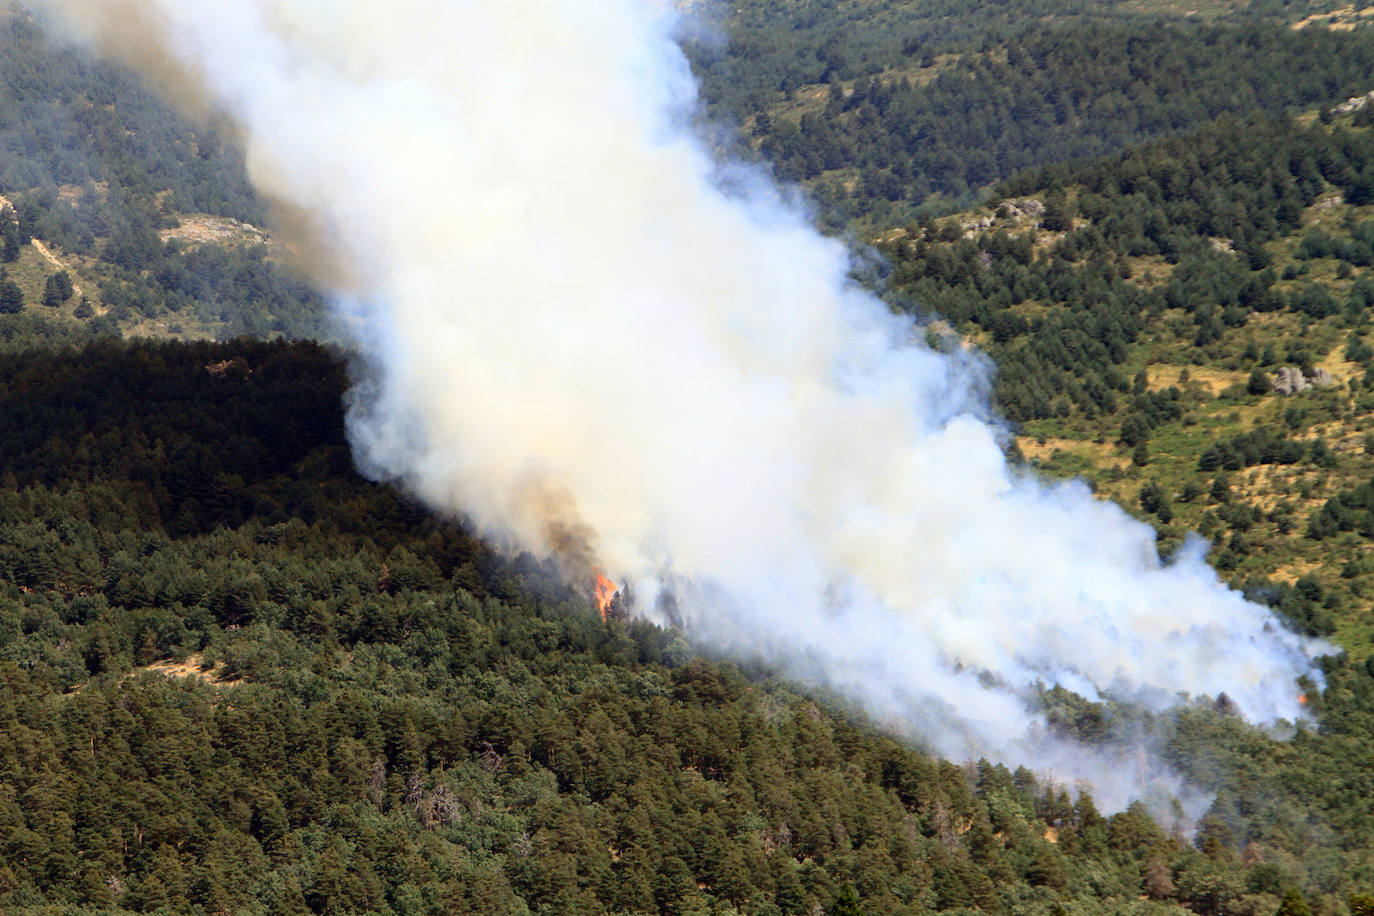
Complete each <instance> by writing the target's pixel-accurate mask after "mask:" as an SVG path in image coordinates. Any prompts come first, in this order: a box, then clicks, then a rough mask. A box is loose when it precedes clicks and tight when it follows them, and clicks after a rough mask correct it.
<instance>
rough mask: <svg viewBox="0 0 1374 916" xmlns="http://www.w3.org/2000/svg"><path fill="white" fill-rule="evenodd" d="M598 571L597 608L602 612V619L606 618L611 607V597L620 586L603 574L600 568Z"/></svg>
mask: <svg viewBox="0 0 1374 916" xmlns="http://www.w3.org/2000/svg"><path fill="white" fill-rule="evenodd" d="M594 572H596V609H597V610H598V611H600V612H601V619H602V620H605V619H606V612H607V611H609V610H610V609H611V599H613V598H614V597H615V595H616V592H618V591H620V586H618V585H616V584H615V583H614V582H612V581H611V580H610V579H607V578H606V577H605V576H603V575H602V574H601V572H600V570H594Z"/></svg>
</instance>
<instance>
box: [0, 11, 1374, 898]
mask: <svg viewBox="0 0 1374 916" xmlns="http://www.w3.org/2000/svg"><path fill="white" fill-rule="evenodd" d="M1194 7H1195V9H1193V10H1191V12H1192V13H1193V15H1186V13H1187V12H1189V11H1185V10H1182V9H1174V8H1172V7H1171V6H1170V5H1168V4H1164V3H1149V2H1113V3H1093V4H1087V3H1084V4H1074V3H1054V4H1050V3H1041V2H1037V0H1026V2H1016V3H1007V4H982V5H980V4H950V3H945V2H942V0H929V2H916V0H886V2H859V0H842V2H841V0H834V2H823V0H799V2H788V3H780V2H777V0H748V2H743V3H738V4H736V5H735V7H734V10H733V12H731V13H730V15H728V16H727V17H726V20H725V22H724V24H723V25H724V28H725V30H726V31H727V33H728V34H729V35H730V36H731V38H732V39H733V43H731V44H725V45H722V44H719V43H702V44H700V45H691V46H689V47H688V51H689V53H690V54H691V55H692V57H693V60H694V62H695V64H696V66H697V67H698V70H699V72H700V73H701V74H702V76H703V79H704V98H705V101H706V102H707V103H708V105H709V115H710V116H711V117H712V118H713V119H714V120H716V121H717V122H718V123H726V124H736V125H738V126H739V127H740V130H741V137H742V139H741V141H740V144H739V148H738V149H736V150H735V152H736V153H741V152H742V153H743V154H745V155H752V156H757V157H760V158H761V160H762V161H766V162H768V163H771V167H772V168H773V169H774V170H775V171H776V173H777V174H778V175H779V176H781V177H783V178H785V179H787V180H790V181H797V182H802V183H804V184H805V185H806V186H807V187H808V188H810V190H811V193H812V194H813V199H814V201H815V203H816V206H817V219H818V221H820V222H821V223H823V224H824V225H827V226H829V227H831V228H833V229H836V230H837V231H844V232H846V233H848V234H849V235H850V236H851V237H852V238H853V239H854V240H855V242H856V244H857V245H861V246H868V247H871V248H872V249H874V250H876V251H878V252H880V253H881V254H882V255H883V256H884V259H883V261H882V262H881V263H882V266H880V267H878V268H874V269H872V270H870V272H869V273H870V274H871V276H868V279H869V280H870V282H873V283H874V284H875V285H878V286H879V287H880V288H881V289H882V291H883V293H884V295H886V296H887V297H888V299H889V300H890V301H891V302H892V304H893V307H894V308H896V309H898V310H901V311H904V312H907V313H909V314H910V315H911V316H912V317H913V320H914V321H917V322H919V323H921V324H922V325H923V326H924V328H925V331H926V335H927V337H928V339H929V340H930V341H931V342H932V343H933V344H934V345H936V346H950V347H952V346H958V345H960V342H961V341H962V342H967V343H972V344H974V345H976V346H978V347H980V348H982V349H983V350H985V351H986V352H988V353H989V354H990V355H991V356H993V357H994V358H995V359H996V361H997V363H998V365H999V374H998V376H997V379H996V388H995V393H996V401H997V406H998V409H999V410H1000V411H1001V413H1002V415H1003V416H1004V417H1005V418H1006V420H1007V422H1008V424H1009V425H1010V426H1011V427H1013V429H1014V431H1015V432H1016V433H1017V435H1016V438H1015V440H1014V445H1013V446H1012V452H1013V455H1014V457H1015V458H1016V459H1017V460H1019V461H1022V462H1024V463H1025V464H1027V465H1028V466H1034V467H1036V468H1038V469H1039V471H1040V472H1041V473H1046V474H1051V475H1061V476H1081V477H1083V478H1085V479H1086V480H1088V481H1089V482H1090V484H1091V485H1092V486H1093V487H1094V488H1095V489H1096V490H1097V491H1098V493H1099V494H1100V495H1102V496H1103V497H1104V498H1112V499H1115V500H1116V501H1118V502H1119V503H1121V504H1122V505H1124V506H1126V507H1127V508H1128V509H1130V510H1131V511H1133V512H1135V513H1136V514H1137V515H1138V516H1140V517H1141V518H1143V519H1146V520H1148V521H1149V522H1150V523H1151V524H1153V525H1154V526H1155V527H1156V529H1157V531H1158V535H1159V550H1160V552H1161V553H1162V554H1164V555H1168V554H1169V553H1170V552H1171V551H1173V550H1175V549H1177V548H1178V546H1179V545H1180V544H1182V543H1183V541H1184V538H1185V537H1186V535H1187V533H1188V532H1190V531H1196V532H1200V533H1201V534H1202V535H1203V536H1204V537H1206V538H1208V539H1209V540H1210V541H1211V542H1212V544H1213V547H1212V552H1211V559H1212V561H1213V563H1214V565H1215V566H1216V567H1217V568H1218V570H1219V571H1220V572H1221V573H1222V574H1223V575H1224V576H1225V577H1227V578H1228V579H1229V580H1230V581H1231V582H1232V583H1233V584H1235V585H1236V586H1237V587H1239V588H1243V589H1245V591H1246V593H1247V595H1249V596H1250V597H1251V598H1253V599H1254V600H1258V601H1262V602H1266V603H1268V604H1270V605H1272V606H1273V607H1274V608H1275V610H1276V613H1277V614H1279V615H1280V617H1281V618H1282V619H1283V620H1285V621H1286V622H1287V624H1288V625H1290V626H1292V627H1294V628H1295V629H1298V630H1300V631H1302V632H1305V633H1310V634H1316V635H1323V636H1326V637H1328V638H1330V639H1332V640H1334V641H1335V643H1336V644H1337V645H1338V647H1339V649H1340V650H1341V652H1340V654H1339V655H1336V656H1333V657H1331V658H1328V659H1326V660H1325V662H1324V670H1325V675H1326V679H1327V686H1326V689H1325V690H1321V691H1319V690H1317V689H1316V688H1315V687H1314V686H1313V685H1308V688H1309V694H1308V696H1309V706H1310V708H1311V710H1312V713H1313V715H1312V719H1311V721H1309V722H1306V723H1302V724H1300V725H1299V726H1298V727H1297V729H1296V732H1295V733H1294V734H1292V735H1289V736H1277V737H1275V736H1269V735H1265V734H1262V733H1261V732H1259V731H1257V730H1255V729H1253V728H1251V727H1249V726H1247V725H1245V724H1244V723H1243V722H1242V721H1240V720H1239V719H1238V718H1237V717H1236V716H1235V715H1234V714H1233V712H1232V710H1231V708H1230V707H1229V706H1228V703H1227V701H1226V699H1225V697H1224V696H1223V697H1217V698H1205V699H1199V700H1197V701H1195V702H1193V703H1191V704H1190V705H1188V706H1186V707H1184V708H1183V709H1182V710H1180V711H1178V712H1176V713H1173V714H1170V715H1167V716H1145V717H1144V718H1143V719H1142V715H1143V714H1142V713H1141V712H1140V711H1139V710H1131V709H1120V708H1116V707H1113V706H1111V705H1110V704H1105V703H1090V702H1088V701H1086V700H1083V699H1082V698H1081V697H1078V696H1076V695H1074V694H1072V693H1070V692H1069V691H1065V690H1062V689H1058V688H1056V689H1052V690H1046V691H1045V692H1044V694H1043V696H1042V697H1041V703H1042V710H1041V711H1042V712H1043V713H1044V714H1045V716H1046V718H1047V720H1048V721H1049V722H1050V723H1051V726H1052V727H1053V728H1054V729H1055V730H1056V731H1057V732H1058V733H1059V734H1060V735H1061V736H1062V737H1063V738H1065V739H1066V740H1069V741H1077V742H1082V743H1083V744H1084V745H1085V746H1087V747H1092V746H1097V745H1101V744H1105V743H1107V742H1111V741H1113V740H1115V738H1116V736H1118V735H1119V734H1120V733H1121V732H1122V731H1125V730H1126V728H1127V727H1128V726H1129V727H1130V728H1131V729H1137V730H1139V729H1143V731H1144V732H1145V733H1148V734H1149V735H1151V736H1152V739H1151V740H1152V741H1154V742H1155V743H1156V744H1157V745H1158V750H1159V752H1160V754H1161V755H1162V757H1163V758H1164V759H1165V760H1167V761H1168V762H1169V763H1170V764H1171V765H1172V766H1174V767H1175V768H1176V769H1177V770H1178V772H1179V773H1180V774H1182V775H1183V776H1184V777H1186V778H1187V779H1188V781H1189V783H1190V784H1191V785H1193V786H1195V787H1196V788H1197V789H1198V790H1200V791H1202V792H1205V793H1207V794H1208V795H1209V796H1210V797H1212V799H1213V801H1212V802H1211V805H1210V808H1208V810H1207V811H1206V813H1205V815H1204V816H1203V817H1202V818H1201V820H1200V821H1199V822H1198V823H1196V824H1191V825H1190V824H1185V823H1184V822H1183V821H1182V820H1180V819H1178V818H1173V819H1171V818H1170V817H1168V816H1166V815H1165V814H1164V813H1162V812H1154V813H1153V816H1152V813H1151V812H1149V811H1147V810H1146V809H1145V808H1144V807H1143V806H1140V805H1135V806H1132V807H1131V808H1129V809H1127V810H1125V811H1122V812H1117V813H1112V814H1110V815H1108V814H1104V813H1103V812H1102V811H1100V810H1099V807H1098V805H1097V804H1095V802H1094V799H1093V797H1092V794H1091V791H1090V790H1089V789H1087V788H1086V787H1080V786H1072V785H1062V784H1058V783H1056V782H1054V781H1053V780H1052V779H1050V778H1047V777H1046V776H1045V774H1044V773H1039V772H1032V771H1031V770H1029V769H1017V770H1015V771H1011V770H1008V769H1007V768H1005V767H1003V766H1000V765H998V764H997V763H996V762H989V761H986V760H970V761H945V760H939V759H937V758H935V757H933V756H930V755H929V754H927V753H926V752H925V751H924V750H923V748H922V746H921V743H920V741H919V738H916V737H913V736H911V735H907V734H893V733H891V732H890V731H887V730H884V728H882V727H880V726H879V725H878V724H875V723H872V722H870V721H868V720H866V719H865V717H864V716H863V715H862V714H861V713H860V712H858V711H857V710H855V709H853V708H851V707H849V706H848V705H846V704H845V703H844V702H842V701H841V700H839V699H837V698H835V697H832V696H829V695H827V694H826V693H825V692H824V691H819V690H810V691H808V690H805V689H803V688H801V687H798V686H796V685H795V684H792V683H790V682H789V681H787V680H786V679H785V678H784V677H781V676H780V675H779V674H778V673H777V672H776V671H773V670H771V669H770V668H769V667H768V666H767V665H766V664H765V663H763V662H761V661H759V660H757V659H751V658H729V659H727V658H721V657H717V656H713V655H711V654H710V653H709V652H706V651H704V650H703V648H702V647H700V646H696V645H694V644H693V643H692V642H691V640H690V636H689V634H683V633H680V632H677V631H675V630H672V629H664V628H659V627H656V626H653V625H651V624H648V623H646V622H643V621H639V620H635V619H632V618H629V617H628V616H627V615H624V614H618V613H612V614H611V615H610V616H609V617H608V619H603V618H602V616H601V615H600V614H598V613H597V611H596V610H595V609H594V608H593V607H591V606H590V604H589V602H588V599H587V596H586V595H585V594H584V593H583V592H582V590H581V589H580V588H579V587H578V586H577V584H576V583H574V584H573V585H569V584H567V583H565V582H563V581H561V580H560V578H559V575H558V572H557V570H556V568H555V567H554V565H553V564H552V563H551V562H549V561H546V560H544V559H542V558H539V557H534V556H530V555H528V554H523V555H519V556H508V555H504V554H502V553H500V552H497V551H495V550H493V549H492V548H491V547H489V546H488V545H487V544H485V543H484V542H483V541H482V539H481V538H480V537H479V536H478V533H477V532H474V531H472V530H469V529H468V528H467V527H465V526H464V525H463V524H462V523H461V521H459V520H455V519H448V518H441V517H436V516H435V515H433V514H432V513H430V512H429V511H428V510H426V509H425V508H424V507H422V506H420V505H418V504H415V503H413V502H411V501H409V500H408V499H407V498H406V497H405V496H404V494H402V493H399V492H397V491H396V490H395V489H393V488H390V487H387V486H383V485H379V484H376V483H372V482H368V481H366V480H364V479H362V478H361V477H359V476H358V475H357V473H356V472H355V471H354V470H353V468H352V460H351V457H350V455H349V451H348V446H347V443H346V440H345V436H344V423H343V413H342V406H341V405H342V402H343V396H344V392H345V391H346V389H347V386H348V380H349V370H348V354H347V353H346V352H344V351H342V350H338V349H334V348H333V347H332V346H331V345H329V344H323V345H322V344H319V343H314V342H308V340H307V339H308V338H315V339H324V338H327V337H328V336H329V333H330V326H329V325H328V323H327V321H326V319H325V318H324V317H323V315H324V304H323V300H322V299H321V297H320V296H319V295H318V293H316V292H315V291H313V290H312V289H311V288H310V287H309V286H308V284H306V283H305V282H304V281H302V280H301V279H300V278H299V277H298V276H297V275H296V274H295V273H294V272H293V270H292V262H291V258H290V252H288V251H284V250H283V249H282V248H281V247H280V246H278V245H277V244H276V243H275V241H274V240H273V238H272V236H271V233H270V231H269V230H268V229H267V228H265V227H266V226H267V225H268V224H269V222H270V220H269V216H268V212H267V209H266V208H265V206H264V205H263V204H262V202H260V201H258V200H256V199H255V198H254V197H253V195H252V193H251V191H249V189H248V185H247V181H246V178H245V177H244V172H243V163H242V161H241V159H240V158H239V156H238V154H237V153H236V152H235V150H234V147H233V145H232V142H230V139H229V138H230V133H229V132H228V131H227V130H226V129H224V128H222V127H218V128H217V127H216V125H215V124H214V123H213V119H211V120H204V119H202V120H199V121H191V122H188V121H187V120H185V119H183V118H182V117H180V116H178V115H176V114H174V113H173V112H171V111H170V110H169V109H168V108H167V107H166V106H165V105H163V104H162V103H160V102H158V101H157V100H156V99H155V98H154V97H153V96H152V95H151V94H150V93H149V91H148V90H147V89H146V88H144V87H143V86H142V85H141V84H140V83H139V81H138V80H137V79H136V78H135V77H133V76H131V75H129V74H128V73H126V72H124V71H122V70H119V69H118V68H115V67H112V66H109V65H104V64H95V63H92V62H90V61H89V60H88V59H87V58H86V57H84V56H83V55H82V54H81V53H79V52H77V51H75V50H72V49H69V48H64V47H58V46H53V45H50V44H49V43H48V42H47V40H46V39H44V38H43V37H42V36H41V33H40V32H39V30H38V29H37V28H36V27H35V26H34V25H33V24H32V23H31V22H29V21H28V20H26V19H25V18H23V17H22V16H7V17H6V18H5V20H4V23H3V32H2V33H0V41H3V44H4V47H5V50H6V53H5V54H4V55H0V194H3V195H4V201H3V203H0V261H2V262H3V263H0V271H3V272H2V273H0V680H3V685H4V686H3V689H0V723H2V724H0V911H2V912H5V913H15V914H39V913H71V914H87V913H89V914H95V913H110V914H122V913H168V914H173V913H176V914H179V913H207V914H208V913H216V912H245V913H281V912H290V913H369V912H370V913H379V914H387V913H394V914H421V913H451V912H474V913H546V914H565V913H673V914H677V913H681V914H688V913H702V914H705V913H747V914H760V916H766V914H793V913H797V914H813V913H829V914H854V913H868V914H879V913H883V914H886V913H912V914H921V913H936V912H942V913H994V914H1003V913H1004V914H1013V913H1015V914H1046V916H1049V914H1071V913H1072V914H1080V913H1081V914H1098V913H1100V914H1116V913H1137V914H1164V913H1183V912H1193V913H1199V914H1209V916H1211V914H1216V916H1220V914H1223V913H1229V914H1252V916H1275V914H1285V916H1296V914H1304V913H1306V914H1330V916H1338V914H1366V913H1374V791H1371V789H1372V788H1374V759H1372V758H1371V757H1370V755H1369V752H1368V748H1369V746H1370V744H1371V741H1374V615H1372V614H1371V611H1370V602H1371V595H1374V562H1371V561H1370V560H1369V553H1370V545H1371V539H1374V492H1371V485H1370V482H1369V481H1370V479H1371V475H1372V474H1374V336H1371V335H1374V325H1371V322H1370V314H1371V312H1370V308H1371V305H1372V304H1374V273H1371V271H1374V105H1371V106H1367V107H1366V106H1364V105H1362V104H1346V100H1347V99H1348V98H1350V97H1352V96H1363V95H1364V94H1365V93H1367V92H1369V91H1370V90H1374V84H1369V83H1368V81H1369V80H1371V79H1374V77H1371V76H1370V74H1371V73H1374V68H1371V66H1370V64H1371V63H1374V61H1371V57H1372V56H1374V33H1370V32H1368V31H1367V30H1365V29H1362V28H1346V26H1353V25H1358V22H1356V21H1354V20H1353V19H1352V16H1353V15H1354V14H1353V13H1351V12H1350V11H1347V10H1344V9H1342V8H1338V7H1335V6H1334V5H1320V4H1297V3H1293V4H1278V3H1264V2H1253V3H1249V4H1231V3H1219V4H1208V3H1201V4H1194ZM1356 18H1357V17H1356ZM1304 21H1305V25H1304V27H1303V28H1301V29H1296V28H1294V25H1295V24H1299V23H1303V22H1304ZM1183 74H1186V76H1187V79H1181V78H1180V76H1181V75H1183ZM1297 389H1301V390H1297ZM1281 738H1282V739H1285V740H1281Z"/></svg>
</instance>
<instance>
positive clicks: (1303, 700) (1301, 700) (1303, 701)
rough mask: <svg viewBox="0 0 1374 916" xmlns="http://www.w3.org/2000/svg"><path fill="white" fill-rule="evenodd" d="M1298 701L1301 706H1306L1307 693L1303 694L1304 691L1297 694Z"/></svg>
mask: <svg viewBox="0 0 1374 916" xmlns="http://www.w3.org/2000/svg"><path fill="white" fill-rule="evenodd" d="M1298 702H1299V703H1301V704H1302V705H1303V706H1306V705H1307V694H1305V693H1300V694H1298Z"/></svg>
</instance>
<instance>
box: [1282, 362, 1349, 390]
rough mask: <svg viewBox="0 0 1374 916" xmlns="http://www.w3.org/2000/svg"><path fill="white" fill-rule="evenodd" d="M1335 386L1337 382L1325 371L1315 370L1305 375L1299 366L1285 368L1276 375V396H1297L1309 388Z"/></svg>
mask: <svg viewBox="0 0 1374 916" xmlns="http://www.w3.org/2000/svg"><path fill="white" fill-rule="evenodd" d="M1334 384H1336V380H1335V379H1333V378H1332V377H1331V373H1330V372H1327V371H1326V370H1325V369H1313V370H1312V374H1311V375H1304V374H1303V371H1302V370H1301V369H1299V368H1298V367H1297V366H1284V367H1283V368H1282V369H1280V370H1279V371H1278V372H1277V373H1275V374H1274V393H1275V394H1297V393H1298V392H1299V391H1306V390H1307V389H1308V388H1329V387H1331V386H1332V385H1334Z"/></svg>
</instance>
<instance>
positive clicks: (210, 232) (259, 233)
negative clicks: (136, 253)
mask: <svg viewBox="0 0 1374 916" xmlns="http://www.w3.org/2000/svg"><path fill="white" fill-rule="evenodd" d="M180 220H181V225H179V226H177V227H176V228H175V229H163V230H162V231H161V232H159V233H158V236H159V237H160V238H161V239H162V241H163V242H169V241H172V240H176V241H181V242H189V243H191V244H194V245H200V244H204V243H206V242H243V243H247V244H265V243H266V242H267V240H268V238H267V233H266V232H264V231H263V230H261V229H259V228H258V227H257V226H253V225H250V224H249V223H244V222H240V221H239V220H236V219H230V218H229V217H227V216H211V215H209V214H208V213H192V214H189V215H186V216H182V217H180Z"/></svg>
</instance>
